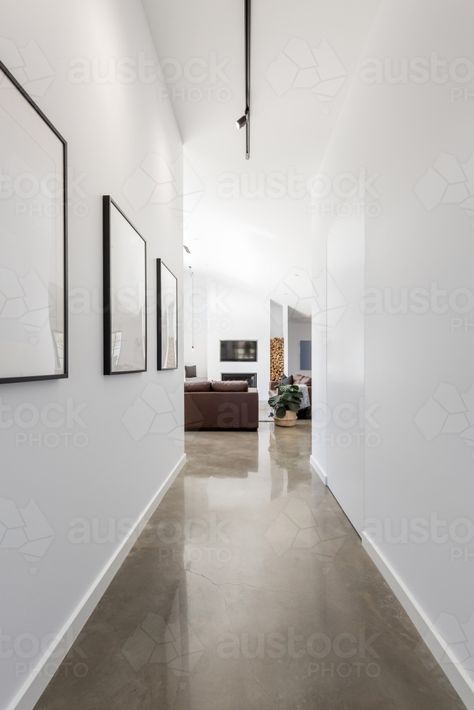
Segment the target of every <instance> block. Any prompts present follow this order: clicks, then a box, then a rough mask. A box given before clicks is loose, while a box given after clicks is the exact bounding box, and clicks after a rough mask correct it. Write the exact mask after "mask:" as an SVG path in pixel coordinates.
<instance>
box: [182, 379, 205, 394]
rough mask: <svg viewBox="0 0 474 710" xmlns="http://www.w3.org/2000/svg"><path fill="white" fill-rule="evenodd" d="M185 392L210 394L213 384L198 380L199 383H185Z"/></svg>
mask: <svg viewBox="0 0 474 710" xmlns="http://www.w3.org/2000/svg"><path fill="white" fill-rule="evenodd" d="M184 391H185V392H210V391H211V383H210V382H207V381H206V380H198V381H197V382H185V383H184Z"/></svg>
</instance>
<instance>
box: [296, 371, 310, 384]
mask: <svg viewBox="0 0 474 710" xmlns="http://www.w3.org/2000/svg"><path fill="white" fill-rule="evenodd" d="M293 382H294V384H295V385H308V387H309V386H310V385H311V377H308V376H307V375H302V374H301V373H298V374H297V375H293Z"/></svg>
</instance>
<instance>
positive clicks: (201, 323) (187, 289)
mask: <svg viewBox="0 0 474 710" xmlns="http://www.w3.org/2000/svg"><path fill="white" fill-rule="evenodd" d="M183 328H184V364H185V365H196V373H197V376H198V377H207V283H206V280H205V278H203V277H202V275H200V274H196V273H192V272H191V271H190V270H186V271H185V272H184V277H183Z"/></svg>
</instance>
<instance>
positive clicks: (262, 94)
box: [143, 0, 379, 312]
mask: <svg viewBox="0 0 474 710" xmlns="http://www.w3.org/2000/svg"><path fill="white" fill-rule="evenodd" d="M143 3H144V6H145V9H146V12H147V15H148V19H149V22H150V26H151V29H152V34H153V36H154V39H155V43H156V46H157V50H158V54H159V57H160V59H161V61H162V64H163V67H164V73H165V77H166V78H167V83H168V91H169V93H170V96H171V99H172V102H173V106H174V111H175V114H176V117H177V120H178V124H179V126H180V130H181V133H182V137H183V141H184V145H185V174H184V178H185V186H184V220H185V243H186V244H188V246H189V248H190V249H191V252H192V253H191V257H186V261H187V264H188V265H192V267H193V269H195V270H196V271H203V272H206V274H207V275H208V277H209V278H213V277H215V278H221V277H222V278H225V279H228V278H232V279H235V280H237V281H240V282H241V283H242V284H243V285H245V286H249V285H252V287H253V288H256V289H257V288H258V289H261V290H262V292H263V293H265V294H267V295H268V296H270V295H272V297H274V298H276V300H280V301H281V302H288V303H289V304H290V305H292V306H294V307H296V308H298V309H299V310H300V311H302V312H305V311H306V312H307V310H308V304H309V301H310V298H309V297H310V295H311V282H310V273H311V256H310V237H311V214H310V209H309V207H310V203H309V198H308V193H307V190H306V183H307V180H308V178H309V177H310V176H311V175H314V174H315V173H317V171H318V166H319V164H320V161H321V160H322V157H323V155H324V151H325V148H326V146H327V144H328V141H329V138H330V135H331V132H332V130H333V127H334V125H335V122H336V120H337V117H338V114H339V112H340V110H341V107H342V105H343V102H344V99H345V96H346V95H347V90H348V87H349V85H350V80H351V76H352V74H353V72H354V67H355V66H356V63H357V59H358V57H359V55H360V52H361V48H362V46H363V43H364V39H365V37H366V36H367V33H368V30H369V27H370V23H371V20H372V19H373V16H374V14H375V11H376V8H377V6H378V4H379V0H357V1H355V0H326V1H323V0H253V3H252V6H253V7H252V93H251V158H250V160H249V161H246V160H245V157H244V143H245V135H244V131H241V132H238V131H237V130H236V129H235V120H236V119H237V118H238V117H239V116H241V115H242V113H243V112H244V107H245V99H244V30H243V0H193V1H191V0H143ZM295 288H296V289H299V292H300V293H299V295H300V297H299V298H298V299H297V301H298V302H295V298H294V289H295ZM308 289H309V292H308ZM285 294H287V295H285Z"/></svg>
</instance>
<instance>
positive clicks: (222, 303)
mask: <svg viewBox="0 0 474 710" xmlns="http://www.w3.org/2000/svg"><path fill="white" fill-rule="evenodd" d="M207 294H208V295H207V304H208V310H207V315H208V321H207V334H208V341H207V357H208V375H209V377H210V378H211V379H213V380H220V379H221V373H222V372H256V373H257V378H258V382H257V385H258V391H259V397H260V399H267V395H268V384H269V381H270V299H269V298H268V297H267V296H265V294H259V293H258V292H253V291H252V290H250V289H248V288H244V287H242V286H240V285H239V284H238V283H232V282H231V281H229V280H226V281H223V280H222V281H221V280H219V279H217V278H213V279H209V280H208V292H207ZM220 340H258V356H257V357H258V361H257V362H220V345H219V343H220Z"/></svg>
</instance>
